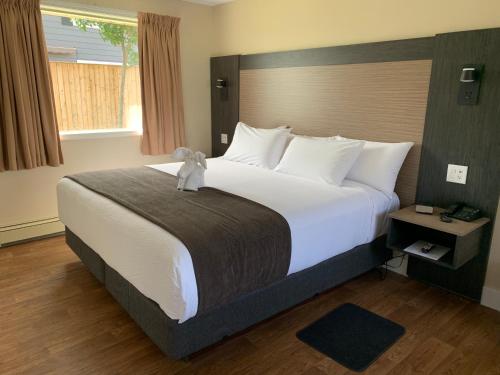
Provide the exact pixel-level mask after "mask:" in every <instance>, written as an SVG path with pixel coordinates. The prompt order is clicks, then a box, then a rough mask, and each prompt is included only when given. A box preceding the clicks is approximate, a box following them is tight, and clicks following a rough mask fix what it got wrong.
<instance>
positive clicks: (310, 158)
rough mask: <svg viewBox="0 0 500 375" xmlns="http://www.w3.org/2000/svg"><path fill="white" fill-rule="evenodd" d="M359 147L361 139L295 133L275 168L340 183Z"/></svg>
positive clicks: (316, 179) (359, 150) (361, 143)
mask: <svg viewBox="0 0 500 375" xmlns="http://www.w3.org/2000/svg"><path fill="white" fill-rule="evenodd" d="M362 147H363V142H362V141H335V140H333V139H332V138H311V137H300V136H295V137H294V138H293V139H292V141H291V142H290V144H289V145H288V148H287V149H286V151H285V154H284V155H283V158H282V159H281V161H280V163H279V164H278V166H277V167H276V169H275V170H276V171H277V172H281V173H287V174H292V175H295V176H300V177H305V178H309V179H311V180H315V181H323V182H327V183H329V184H332V185H340V184H341V183H342V181H343V180H344V178H345V176H346V174H347V172H349V169H351V167H352V165H353V164H354V162H355V161H356V158H357V157H358V156H359V154H360V152H361V149H362Z"/></svg>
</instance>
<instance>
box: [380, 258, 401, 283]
mask: <svg viewBox="0 0 500 375" xmlns="http://www.w3.org/2000/svg"><path fill="white" fill-rule="evenodd" d="M405 257H406V254H401V255H396V256H393V257H392V258H391V259H389V260H386V261H385V262H384V265H383V266H380V267H379V268H378V270H379V273H380V280H385V278H386V277H387V268H399V267H401V266H402V265H403V262H404V260H405ZM394 259H401V261H400V262H399V264H398V265H397V266H391V265H390V264H389V262H390V261H391V260H394Z"/></svg>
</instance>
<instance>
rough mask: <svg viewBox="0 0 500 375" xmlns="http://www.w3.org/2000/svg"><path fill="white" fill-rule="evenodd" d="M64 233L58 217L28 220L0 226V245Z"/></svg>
mask: <svg viewBox="0 0 500 375" xmlns="http://www.w3.org/2000/svg"><path fill="white" fill-rule="evenodd" d="M63 233H64V225H63V224H62V223H61V222H60V221H59V218H58V217H52V218H48V219H42V220H35V221H29V222H26V223H19V224H13V225H6V226H2V227H0V247H6V246H12V245H15V244H18V243H21V242H26V241H30V240H34V239H39V238H44V237H51V236H56V235H60V234H63Z"/></svg>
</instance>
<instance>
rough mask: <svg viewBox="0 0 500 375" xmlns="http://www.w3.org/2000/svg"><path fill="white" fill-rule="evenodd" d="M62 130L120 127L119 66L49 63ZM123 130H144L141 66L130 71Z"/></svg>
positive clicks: (129, 68)
mask: <svg viewBox="0 0 500 375" xmlns="http://www.w3.org/2000/svg"><path fill="white" fill-rule="evenodd" d="M50 70H51V74H52V82H53V87H54V97H55V106H56V114H57V119H58V123H59V130H60V131H65V130H92V129H113V128H118V127H120V126H118V109H119V97H120V76H121V66H120V65H102V64H81V63H80V64H79V63H68V62H54V61H51V62H50ZM124 92H125V94H124V105H123V111H124V113H123V126H122V127H123V128H136V129H139V128H140V127H141V120H142V117H141V116H142V115H141V88H140V80H139V67H138V66H132V67H128V68H127V72H126V79H125V90H124Z"/></svg>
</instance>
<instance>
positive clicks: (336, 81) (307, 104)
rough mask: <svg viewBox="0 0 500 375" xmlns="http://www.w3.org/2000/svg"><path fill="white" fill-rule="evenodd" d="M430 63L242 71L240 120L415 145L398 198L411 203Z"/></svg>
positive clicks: (307, 132) (298, 131) (296, 130)
mask: <svg viewBox="0 0 500 375" xmlns="http://www.w3.org/2000/svg"><path fill="white" fill-rule="evenodd" d="M431 63H432V61H431V60H413V61H391V62H377V63H364V64H345V65H322V66H303V67H289V68H269V69H248V70H240V103H239V104H240V121H243V122H246V123H248V124H249V125H251V126H255V127H260V128H272V127H276V126H280V125H287V126H290V127H292V128H293V131H294V133H296V134H305V135H314V136H331V135H337V134H340V135H342V136H345V137H350V138H357V139H366V140H373V141H385V142H401V141H412V142H415V146H414V147H413V148H412V150H411V151H410V153H409V154H408V157H407V158H406V161H405V163H404V165H403V168H402V169H401V172H400V175H399V178H398V182H397V185H396V193H397V194H398V195H399V198H400V200H401V206H402V207H403V206H407V205H410V204H412V203H414V202H415V194H416V186H417V177H418V167H419V162H420V152H421V147H422V136H423V130H424V123H425V112H426V107H427V95H428V90H429V80H430V72H431Z"/></svg>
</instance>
